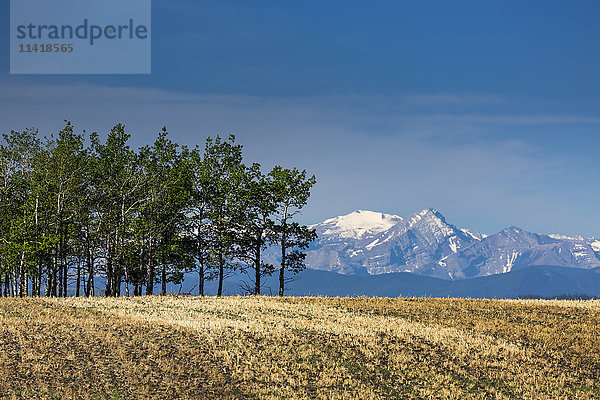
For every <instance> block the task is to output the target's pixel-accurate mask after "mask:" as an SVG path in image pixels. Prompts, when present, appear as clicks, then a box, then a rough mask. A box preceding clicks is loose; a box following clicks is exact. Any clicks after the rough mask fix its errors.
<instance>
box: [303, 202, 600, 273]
mask: <svg viewBox="0 0 600 400" xmlns="http://www.w3.org/2000/svg"><path fill="white" fill-rule="evenodd" d="M310 227H311V228H312V229H315V230H316V231H317V234H318V239H317V240H316V241H315V242H313V243H312V245H311V246H310V248H309V249H308V250H307V257H306V264H307V267H308V268H310V269H314V270H321V271H330V272H336V273H339V274H344V275H363V276H365V275H381V274H390V273H399V272H410V273H413V274H417V275H423V276H429V277H435V278H441V279H446V280H461V279H466V278H475V277H484V276H490V275H496V274H504V273H508V272H511V271H517V270H520V269H525V268H529V267H535V266H545V267H562V268H578V269H587V270H591V269H594V268H598V267H600V240H598V239H596V238H583V237H568V236H563V235H542V234H536V233H531V232H527V231H524V230H522V229H520V228H518V227H516V226H511V227H508V228H505V229H503V230H502V231H500V232H497V233H495V234H492V235H486V234H481V233H477V232H471V231H469V230H467V229H462V228H458V227H456V226H455V225H452V224H450V223H448V222H447V221H446V219H445V217H444V216H443V215H442V214H441V213H440V212H438V211H437V210H434V209H432V208H428V209H425V210H422V211H419V212H417V213H415V214H413V215H411V216H409V217H407V218H402V217H400V216H397V215H391V214H383V213H379V212H373V211H365V210H359V211H354V212H352V213H350V214H348V215H343V216H339V217H335V218H330V219H327V220H325V221H323V222H321V223H318V224H315V225H311V226H310Z"/></svg>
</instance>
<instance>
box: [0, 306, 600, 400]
mask: <svg viewBox="0 0 600 400" xmlns="http://www.w3.org/2000/svg"><path fill="white" fill-rule="evenodd" d="M599 322H600V302H597V301H596V302H594V301H585V302H575V301H534V300H523V301H508V300H507V301H492V300H462V299H461V300H453V299H368V298H358V299H348V298H285V299H278V298H268V297H258V298H257V297H231V298H222V299H217V298H193V297H180V298H176V297H160V298H159V297H142V298H136V299H131V298H129V299H128V298H121V299H81V298H80V299H75V298H69V299H21V300H19V299H0V397H2V398H9V399H10V398H27V399H29V398H31V399H38V398H56V399H63V398H73V399H75V398H77V399H79V398H81V399H96V398H97V399H129V398H135V399H142V398H143V399H149V398H156V399H175V398H184V399H185V398H202V399H204V398H206V399H213V398H265V399H288V398H323V399H337V398H347V399H355V398H361V399H371V398H373V399H381V398H386V399H387V398H403V399H404V398H407V399H410V398H447V399H458V398H482V399H483V398H486V399H487V398H499V399H503V398H505V399H512V398H526V399H539V398H556V399H564V398H578V399H579V398H580V399H591V398H600V323H599Z"/></svg>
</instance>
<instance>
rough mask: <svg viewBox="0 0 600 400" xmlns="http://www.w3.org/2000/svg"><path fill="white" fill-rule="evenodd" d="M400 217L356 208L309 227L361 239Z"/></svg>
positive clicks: (378, 231)
mask: <svg viewBox="0 0 600 400" xmlns="http://www.w3.org/2000/svg"><path fill="white" fill-rule="evenodd" d="M400 221H402V217H399V216H397V215H391V214H384V213H379V212H374V211H366V210H357V211H354V212H352V213H350V214H348V215H342V216H339V217H335V218H330V219H327V220H325V221H323V222H321V223H320V224H315V225H311V226H310V228H317V227H320V228H322V234H324V235H335V236H338V237H341V238H352V239H362V238H363V237H364V236H365V235H374V234H377V233H380V232H383V231H386V230H388V229H390V228H391V227H392V226H394V225H396V224H397V223H398V222H400Z"/></svg>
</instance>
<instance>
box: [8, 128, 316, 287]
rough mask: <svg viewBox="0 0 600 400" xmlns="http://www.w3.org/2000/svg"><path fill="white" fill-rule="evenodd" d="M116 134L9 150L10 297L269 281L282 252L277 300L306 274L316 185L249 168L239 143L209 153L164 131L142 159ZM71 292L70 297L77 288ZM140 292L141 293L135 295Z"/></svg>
mask: <svg viewBox="0 0 600 400" xmlns="http://www.w3.org/2000/svg"><path fill="white" fill-rule="evenodd" d="M129 139H130V135H129V134H127V133H126V131H125V128H124V126H123V125H121V124H119V125H116V126H115V127H114V128H112V130H111V131H110V133H109V134H108V135H107V137H106V140H105V141H104V142H101V140H100V138H99V135H98V134H96V133H92V134H90V135H86V133H85V132H82V133H76V132H75V130H74V128H73V126H72V125H71V123H69V122H67V123H66V126H65V127H64V129H62V130H61V131H60V132H58V134H56V135H52V136H50V137H44V138H39V137H38V132H37V131H36V130H31V129H29V130H26V131H24V132H15V131H12V132H11V133H10V134H5V135H3V141H2V142H0V295H4V296H27V295H32V296H40V295H41V294H42V291H45V295H46V296H67V294H68V293H72V292H73V287H74V294H75V295H76V296H80V295H84V294H85V295H86V296H94V295H96V294H97V293H95V292H94V288H95V286H94V279H95V278H97V277H99V276H101V277H103V278H104V280H105V282H106V288H105V291H104V294H105V295H106V296H119V295H121V288H122V287H124V288H125V291H126V293H125V294H126V295H128V296H129V295H131V294H132V295H134V296H139V295H142V294H143V293H145V294H148V295H149V294H153V293H155V285H157V284H160V285H161V287H160V293H161V294H166V292H167V283H169V282H173V283H181V281H182V279H183V277H184V274H185V273H187V272H191V271H194V270H195V271H197V272H198V275H199V285H198V293H199V294H200V295H203V294H204V283H205V281H206V280H208V279H218V289H217V295H219V296H220V295H221V294H222V293H223V280H224V279H225V278H226V277H227V276H228V275H229V274H231V273H232V271H244V272H246V273H248V275H249V276H250V277H251V281H250V284H251V286H249V291H251V292H253V293H255V294H260V290H261V278H262V277H264V276H266V275H271V274H272V273H274V272H275V271H276V267H275V266H274V265H272V264H269V263H266V262H264V260H263V255H264V252H265V250H266V249H267V248H269V247H274V248H277V249H278V251H277V252H278V254H279V257H278V259H279V260H278V267H279V271H278V272H279V295H283V294H284V288H285V283H286V282H287V281H288V279H289V277H288V276H287V275H289V274H286V271H288V272H291V273H292V274H295V273H297V272H299V271H300V270H302V269H303V268H304V257H305V254H304V253H303V252H302V250H304V249H306V247H307V246H308V244H309V243H310V242H311V241H312V240H314V239H315V238H316V234H315V232H314V231H313V230H311V229H309V228H308V227H306V226H303V225H301V224H299V223H298V222H296V221H295V216H296V215H298V214H299V212H300V210H301V209H302V208H303V207H304V206H305V205H306V203H307V201H308V199H309V196H310V190H311V188H312V186H313V185H314V184H315V178H314V176H312V177H308V176H307V174H306V172H305V171H299V170H298V169H296V168H293V169H287V168H282V167H280V166H275V167H274V168H273V169H272V170H271V171H269V172H268V173H263V172H262V170H261V166H260V165H259V164H256V163H253V164H251V165H246V164H244V162H243V157H242V146H241V145H239V144H236V143H235V137H234V136H230V137H229V138H228V139H222V138H220V137H219V136H217V137H216V138H208V139H207V140H206V145H205V147H204V149H202V148H199V147H198V146H196V147H195V148H188V147H186V146H179V145H178V144H176V143H174V142H172V141H171V140H170V139H169V135H168V133H167V131H166V128H163V130H162V131H161V132H160V133H159V134H158V137H157V138H156V140H155V142H154V143H153V144H152V145H148V146H145V147H142V148H140V149H132V148H131V147H130V145H129V144H128V142H129ZM70 288H71V289H70ZM131 290H132V293H131V292H130V291H131Z"/></svg>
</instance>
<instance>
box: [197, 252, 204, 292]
mask: <svg viewBox="0 0 600 400" xmlns="http://www.w3.org/2000/svg"><path fill="white" fill-rule="evenodd" d="M198 295H200V296H204V260H203V259H202V258H201V259H200V265H199V266H198Z"/></svg>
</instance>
